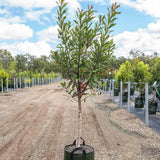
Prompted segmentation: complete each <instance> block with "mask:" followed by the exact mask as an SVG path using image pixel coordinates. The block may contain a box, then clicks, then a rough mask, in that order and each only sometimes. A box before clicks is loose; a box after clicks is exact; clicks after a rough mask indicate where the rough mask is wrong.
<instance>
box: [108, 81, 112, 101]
mask: <svg viewBox="0 0 160 160" xmlns="http://www.w3.org/2000/svg"><path fill="white" fill-rule="evenodd" d="M111 82H112V81H111V79H110V80H109V99H111Z"/></svg>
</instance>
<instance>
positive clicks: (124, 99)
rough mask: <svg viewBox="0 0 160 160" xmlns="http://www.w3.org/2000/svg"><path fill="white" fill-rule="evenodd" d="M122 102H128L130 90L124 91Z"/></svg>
mask: <svg viewBox="0 0 160 160" xmlns="http://www.w3.org/2000/svg"><path fill="white" fill-rule="evenodd" d="M122 102H128V92H123V94H122Z"/></svg>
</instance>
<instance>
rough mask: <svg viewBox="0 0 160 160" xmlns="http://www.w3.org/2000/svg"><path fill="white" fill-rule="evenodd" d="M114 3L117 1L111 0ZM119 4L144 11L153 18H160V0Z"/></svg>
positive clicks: (118, 0)
mask: <svg viewBox="0 0 160 160" xmlns="http://www.w3.org/2000/svg"><path fill="white" fill-rule="evenodd" d="M113 1H115V0H111V2H113ZM117 2H118V3H121V4H123V5H126V6H130V7H132V8H136V9H137V10H138V11H144V12H146V14H148V15H151V16H153V17H156V18H160V9H159V7H160V0H154V1H153V0H136V1H132V0H117Z"/></svg>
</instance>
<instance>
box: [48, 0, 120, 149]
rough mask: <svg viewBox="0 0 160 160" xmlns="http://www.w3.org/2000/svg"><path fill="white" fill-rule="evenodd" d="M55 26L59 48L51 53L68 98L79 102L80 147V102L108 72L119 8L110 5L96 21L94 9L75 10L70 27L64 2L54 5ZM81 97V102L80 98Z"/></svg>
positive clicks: (79, 132)
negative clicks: (104, 13) (55, 8)
mask: <svg viewBox="0 0 160 160" xmlns="http://www.w3.org/2000/svg"><path fill="white" fill-rule="evenodd" d="M57 4H58V9H57V24H58V38H59V44H58V45H57V50H56V51H51V53H52V55H53V59H54V60H55V62H56V63H57V65H58V67H59V69H60V71H61V73H62V76H63V78H65V79H66V80H65V82H64V83H61V85H62V86H63V87H64V88H65V89H66V91H67V92H68V94H70V95H72V97H73V98H77V99H78V110H79V112H78V119H79V124H78V135H77V141H76V147H79V146H80V137H81V128H82V108H81V103H82V100H84V101H85V98H84V97H83V96H84V95H87V94H88V93H87V92H88V90H93V88H94V85H95V84H98V82H99V80H100V78H101V75H102V74H103V73H104V71H105V70H106V69H107V66H108V61H109V58H110V57H111V54H112V53H113V51H114V48H115V44H114V43H113V39H112V37H111V35H110V34H111V32H112V27H113V26H115V25H116V23H115V20H116V19H117V18H116V15H117V14H119V13H120V12H117V11H116V10H117V8H119V5H117V3H114V4H112V6H111V8H108V14H107V16H106V15H99V18H98V20H97V21H96V20H95V15H94V14H95V12H96V11H95V10H94V9H93V6H88V10H86V11H84V10H82V9H78V10H77V12H76V17H75V19H74V21H73V24H72V22H71V21H70V20H68V19H67V16H68V15H67V10H68V9H67V3H66V2H65V0H59V2H57ZM82 97H83V98H82Z"/></svg>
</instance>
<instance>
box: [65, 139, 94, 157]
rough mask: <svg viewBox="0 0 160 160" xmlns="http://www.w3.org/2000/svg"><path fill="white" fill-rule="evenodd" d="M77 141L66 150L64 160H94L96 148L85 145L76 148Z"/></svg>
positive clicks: (66, 147)
mask: <svg viewBox="0 0 160 160" xmlns="http://www.w3.org/2000/svg"><path fill="white" fill-rule="evenodd" d="M75 144H76V141H74V142H73V144H71V145H67V146H65V148H64V160H94V148H93V147H91V146H88V145H86V144H85V142H84V140H83V144H81V146H80V147H78V148H76V145H75Z"/></svg>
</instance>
